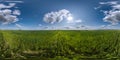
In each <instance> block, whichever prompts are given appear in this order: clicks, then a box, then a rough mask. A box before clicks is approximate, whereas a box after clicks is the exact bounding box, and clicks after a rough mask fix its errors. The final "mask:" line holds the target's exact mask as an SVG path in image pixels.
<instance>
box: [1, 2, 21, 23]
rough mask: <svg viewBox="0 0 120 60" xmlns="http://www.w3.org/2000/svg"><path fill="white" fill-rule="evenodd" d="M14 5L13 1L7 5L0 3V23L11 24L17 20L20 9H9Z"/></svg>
mask: <svg viewBox="0 0 120 60" xmlns="http://www.w3.org/2000/svg"><path fill="white" fill-rule="evenodd" d="M15 5H16V4H15V3H9V5H4V4H0V23H2V24H11V23H15V22H17V21H18V20H19V19H18V16H19V15H20V11H19V10H14V9H11V8H13V7H15Z"/></svg>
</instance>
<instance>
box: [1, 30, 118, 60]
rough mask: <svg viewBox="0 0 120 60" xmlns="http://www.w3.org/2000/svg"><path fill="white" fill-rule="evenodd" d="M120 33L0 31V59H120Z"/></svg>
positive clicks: (100, 31)
mask: <svg viewBox="0 0 120 60" xmlns="http://www.w3.org/2000/svg"><path fill="white" fill-rule="evenodd" d="M119 57H120V31H119V30H90V31H87V30H79V31H78V30H51V31H50V30H49V31H48V30H41V31H25V30H24V31H17V30H11V31H10V30H1V31H0V59H9V60H10V59H15V60H16V59H28V60H37V59H38V60H80V59H81V60H82V59H84V60H85V59H86V60H88V59H89V60H90V59H91V60H94V59H97V60H98V59H111V60H113V59H119Z"/></svg>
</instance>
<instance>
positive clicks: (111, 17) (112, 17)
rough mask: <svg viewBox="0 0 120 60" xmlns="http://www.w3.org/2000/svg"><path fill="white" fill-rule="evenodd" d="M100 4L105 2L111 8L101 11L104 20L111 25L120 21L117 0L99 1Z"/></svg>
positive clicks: (119, 9) (119, 6) (119, 7)
mask: <svg viewBox="0 0 120 60" xmlns="http://www.w3.org/2000/svg"><path fill="white" fill-rule="evenodd" d="M100 4H103V5H104V4H105V5H106V4H107V5H109V6H110V7H111V8H112V9H111V10H108V11H104V10H102V11H103V13H104V14H105V17H104V18H103V20H104V22H109V23H111V25H116V24H118V23H119V22H120V4H119V3H118V1H110V2H100Z"/></svg>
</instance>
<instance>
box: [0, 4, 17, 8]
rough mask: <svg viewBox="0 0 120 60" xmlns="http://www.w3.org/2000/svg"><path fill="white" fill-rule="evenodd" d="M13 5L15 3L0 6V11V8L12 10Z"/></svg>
mask: <svg viewBox="0 0 120 60" xmlns="http://www.w3.org/2000/svg"><path fill="white" fill-rule="evenodd" d="M15 5H16V3H9V5H5V4H0V9H2V8H12V7H14V6H15Z"/></svg>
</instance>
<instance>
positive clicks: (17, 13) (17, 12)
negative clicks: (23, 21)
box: [13, 10, 21, 15]
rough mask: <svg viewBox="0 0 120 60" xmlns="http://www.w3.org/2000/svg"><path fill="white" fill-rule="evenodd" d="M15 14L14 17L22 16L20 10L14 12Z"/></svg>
mask: <svg viewBox="0 0 120 60" xmlns="http://www.w3.org/2000/svg"><path fill="white" fill-rule="evenodd" d="M13 14H14V15H20V14H21V13H20V10H14V11H13Z"/></svg>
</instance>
